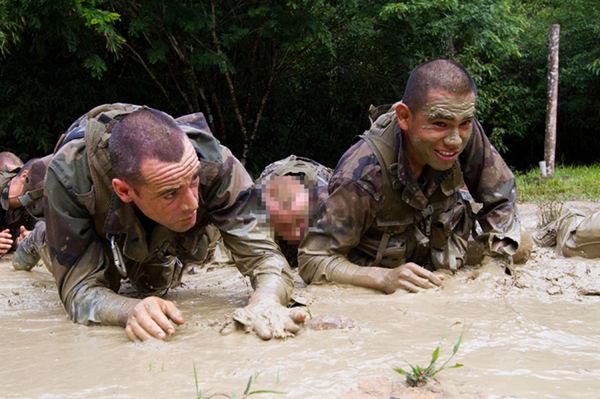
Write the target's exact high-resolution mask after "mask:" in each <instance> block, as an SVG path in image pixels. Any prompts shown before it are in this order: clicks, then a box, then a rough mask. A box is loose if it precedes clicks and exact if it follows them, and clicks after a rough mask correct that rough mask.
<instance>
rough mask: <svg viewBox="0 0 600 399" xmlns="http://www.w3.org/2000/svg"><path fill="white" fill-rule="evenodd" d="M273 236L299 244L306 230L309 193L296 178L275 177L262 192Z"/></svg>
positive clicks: (266, 184)
mask: <svg viewBox="0 0 600 399" xmlns="http://www.w3.org/2000/svg"><path fill="white" fill-rule="evenodd" d="M262 197H263V201H264V203H265V207H266V211H267V216H268V219H269V224H270V226H271V229H272V230H273V233H274V234H275V236H278V237H281V238H282V239H284V240H286V241H287V242H288V243H290V244H299V243H300V241H301V240H302V238H303V237H304V235H305V234H306V231H307V229H308V213H309V193H308V189H307V188H306V187H305V186H304V184H303V183H302V182H300V180H299V178H298V177H296V176H275V177H274V178H273V179H271V180H269V181H268V182H267V183H265V187H264V189H263V192H262Z"/></svg>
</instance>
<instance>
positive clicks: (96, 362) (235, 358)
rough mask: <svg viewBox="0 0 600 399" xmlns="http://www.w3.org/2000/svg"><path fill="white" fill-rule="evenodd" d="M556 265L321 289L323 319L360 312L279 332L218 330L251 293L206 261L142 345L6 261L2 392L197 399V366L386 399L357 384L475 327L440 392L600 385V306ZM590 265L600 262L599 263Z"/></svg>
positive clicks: (282, 385)
mask: <svg viewBox="0 0 600 399" xmlns="http://www.w3.org/2000/svg"><path fill="white" fill-rule="evenodd" d="M579 261H581V260H579ZM553 262H554V263H551V264H548V263H546V264H544V265H541V264H536V263H535V261H534V262H533V263H532V265H531V266H529V265H528V270H529V272H530V273H529V274H528V283H529V286H530V287H529V288H517V287H515V286H514V285H510V284H503V283H502V282H501V281H496V280H494V279H493V278H492V279H488V280H481V281H480V280H473V279H470V278H469V277H468V276H467V275H466V274H460V275H458V276H456V277H454V278H451V279H450V280H449V281H448V282H447V284H446V287H445V288H444V289H443V290H438V291H431V292H425V293H420V294H416V295H415V294H402V293H396V294H394V295H391V296H386V295H382V294H379V293H376V292H372V291H369V290H363V289H355V288H349V287H310V288H308V289H307V290H305V293H304V295H305V296H307V297H308V298H310V299H312V301H313V303H312V304H311V306H310V308H311V312H312V313H313V314H314V315H345V316H349V317H351V318H352V319H354V321H355V322H354V323H350V324H351V327H350V328H347V329H329V330H322V331H317V330H306V331H304V332H303V333H302V334H300V335H299V336H298V337H295V338H293V339H288V340H286V341H276V342H275V341H274V342H262V341H260V340H259V339H257V338H256V337H254V336H253V335H245V334H242V333H237V334H233V335H230V336H225V337H222V336H220V335H219V333H218V331H219V326H220V324H221V322H222V321H223V320H224V317H225V315H226V314H227V313H229V312H231V311H232V309H234V308H235V307H237V306H241V305H242V304H243V303H244V300H245V298H246V297H247V294H248V292H249V289H248V285H247V283H246V282H245V281H244V280H243V279H242V278H240V277H239V275H238V274H237V271H236V270H235V269H232V268H225V269H215V270H211V271H200V272H199V273H197V274H195V275H189V276H186V278H185V282H186V286H185V287H182V288H179V289H177V290H175V291H174V292H173V293H172V294H171V296H170V298H171V299H172V300H174V301H175V302H176V303H177V304H178V306H180V307H181V309H182V311H183V312H184V315H185V317H186V323H185V325H184V326H182V327H180V328H179V330H178V332H177V334H176V336H175V337H174V338H172V339H171V340H170V341H169V342H164V343H163V342H153V343H149V344H133V343H130V342H128V341H127V339H126V337H125V335H124V333H123V330H122V329H120V328H114V327H98V326H96V327H85V326H80V325H76V324H73V323H71V322H70V321H69V320H67V319H66V316H65V313H64V311H63V309H62V306H61V304H60V302H59V300H58V297H57V294H56V291H55V288H54V283H53V280H52V278H51V276H50V275H49V274H48V273H47V272H46V271H45V270H43V269H42V268H36V269H34V271H33V272H31V273H28V272H15V271H12V270H11V268H10V266H9V264H8V262H7V261H6V260H2V261H1V262H0V324H1V325H2V328H1V329H0V342H1V343H2V353H3V367H2V368H1V369H0V397H6V398H28V397H31V398H195V392H196V389H195V381H194V371H193V368H194V365H195V367H196V368H197V370H198V376H199V385H200V389H201V390H202V391H203V392H204V393H218V392H227V393H234V392H235V393H237V394H238V396H239V394H240V393H241V391H243V389H244V387H245V384H246V382H247V380H248V377H249V376H251V375H252V374H253V373H255V372H260V375H259V378H258V381H257V382H256V383H255V388H262V389H273V390H279V391H284V392H286V395H282V396H278V397H286V398H336V397H353V398H354V397H365V398H367V397H385V398H386V399H388V398H389V396H390V394H388V396H385V394H381V392H384V391H385V389H381V391H380V396H377V395H375V396H366V394H364V395H363V396H361V394H360V393H358V391H359V388H360V387H361V386H363V387H364V386H367V385H368V383H365V382H364V381H367V382H368V381H377V382H376V383H373V384H378V385H379V387H380V388H381V386H382V385H381V384H385V383H389V384H390V386H391V387H392V388H390V389H389V390H388V391H387V392H388V393H389V392H392V393H393V392H394V391H393V389H394V388H393V386H400V385H402V384H401V383H402V379H401V377H400V376H399V375H396V374H395V373H394V371H393V370H392V368H393V367H397V366H401V367H404V366H406V361H410V362H416V363H419V364H423V363H427V362H428V361H429V357H430V355H431V351H432V350H433V349H434V348H435V346H436V345H437V344H438V343H439V342H440V340H442V344H443V347H444V348H445V349H446V350H447V351H449V350H450V349H451V346H452V344H453V343H454V340H455V339H456V337H457V336H458V335H459V334H461V332H463V331H464V336H463V344H462V346H461V349H460V351H459V353H458V355H457V356H456V359H455V360H456V361H459V362H461V363H463V364H464V365H465V366H464V367H463V368H461V369H457V370H447V371H444V372H443V373H441V374H440V375H439V378H438V380H439V388H438V389H439V390H441V392H442V394H441V395H442V397H490V398H500V397H526V398H530V397H548V398H550V397H573V398H575V397H580V398H590V397H594V396H597V395H598V392H600V379H599V378H598V377H599V376H600V303H599V300H598V297H593V296H580V295H579V296H578V295H575V294H573V295H570V294H569V295H567V294H563V295H549V294H548V293H547V292H545V291H544V289H537V288H539V287H543V281H544V273H545V270H548V269H552V270H553V271H554V272H557V271H559V270H560V267H563V266H561V265H563V264H564V265H565V266H564V267H567V268H570V267H573V265H569V264H568V262H566V263H565V262H563V260H560V259H559V260H556V259H555V260H553ZM589 265H591V267H592V268H596V269H597V268H600V262H596V263H593V262H592V263H589ZM532 276H533V277H532ZM535 276H538V280H539V283H540V284H537V285H536V282H535V281H536V280H535ZM565 292H568V290H566V289H565ZM352 324H353V325H354V327H352ZM361 381H363V382H361ZM381 381H384V382H383V383H382V382H381ZM386 389H387V388H386ZM351 391H353V392H354V394H350V393H349V392H351ZM363 393H364V392H363ZM357 395H358V396H357ZM381 395H383V396H381ZM262 397H269V395H266V396H262ZM432 397H434V396H432Z"/></svg>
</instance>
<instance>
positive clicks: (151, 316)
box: [125, 296, 184, 341]
mask: <svg viewBox="0 0 600 399" xmlns="http://www.w3.org/2000/svg"><path fill="white" fill-rule="evenodd" d="M183 322H184V321H183V317H182V315H181V312H180V311H179V309H177V307H176V306H175V304H174V303H173V302H171V301H166V300H164V299H161V298H158V297H155V296H151V297H148V298H144V299H142V300H141V301H139V302H138V303H137V304H136V305H135V306H134V307H133V309H132V310H131V312H130V313H129V317H128V318H127V325H126V326H125V333H126V334H127V337H129V339H130V340H132V341H146V340H147V339H149V338H157V339H165V338H167V337H170V336H172V335H173V334H175V325H174V324H173V323H175V324H177V325H181V324H183Z"/></svg>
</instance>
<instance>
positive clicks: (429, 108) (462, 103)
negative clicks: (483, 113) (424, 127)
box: [423, 97, 475, 120]
mask: <svg viewBox="0 0 600 399" xmlns="http://www.w3.org/2000/svg"><path fill="white" fill-rule="evenodd" d="M423 113H424V114H425V116H426V117H427V118H428V119H437V118H442V119H454V120H463V119H469V118H474V117H475V99H473V98H464V97H459V98H456V97H447V98H434V99H430V100H429V101H427V103H425V105H424V106H423Z"/></svg>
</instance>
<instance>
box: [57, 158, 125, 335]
mask: <svg viewBox="0 0 600 399" xmlns="http://www.w3.org/2000/svg"><path fill="white" fill-rule="evenodd" d="M69 169H70V170H73V169H74V168H69ZM65 170H66V165H65V164H61V163H59V162H57V164H56V165H55V167H50V168H49V169H48V174H47V178H46V179H47V180H46V190H45V191H46V195H47V199H48V208H47V212H46V226H47V227H46V239H47V240H48V248H49V252H50V257H51V261H52V272H53V274H54V278H55V280H56V284H57V288H58V293H59V296H60V299H61V301H62V303H63V305H64V307H65V309H66V311H67V313H68V315H69V317H70V318H71V319H72V320H73V321H74V322H77V323H82V324H89V323H100V324H108V325H119V324H122V323H120V322H119V311H120V310H121V308H122V306H124V305H125V304H127V303H128V302H130V301H132V299H129V298H125V297H123V296H120V295H117V294H116V293H115V292H114V291H113V290H112V289H110V283H109V281H111V278H110V277H109V274H108V265H109V262H110V259H109V258H108V256H107V255H106V253H105V251H104V249H103V246H102V243H101V241H100V240H99V238H98V237H97V235H96V233H95V230H94V224H93V220H92V216H91V215H90V209H88V207H92V206H93V204H92V201H93V196H94V192H93V190H92V189H91V184H90V185H89V186H88V187H85V186H86V185H85V184H84V185H83V186H84V187H85V189H84V190H82V191H83V192H82V191H79V190H77V188H76V187H74V186H73V184H74V183H77V180H76V179H77V178H76V177H74V176H70V175H69V173H64V172H65ZM84 204H87V207H86V205H84ZM112 280H113V284H114V279H112ZM117 284H118V280H117Z"/></svg>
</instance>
